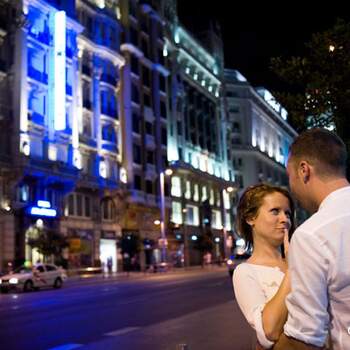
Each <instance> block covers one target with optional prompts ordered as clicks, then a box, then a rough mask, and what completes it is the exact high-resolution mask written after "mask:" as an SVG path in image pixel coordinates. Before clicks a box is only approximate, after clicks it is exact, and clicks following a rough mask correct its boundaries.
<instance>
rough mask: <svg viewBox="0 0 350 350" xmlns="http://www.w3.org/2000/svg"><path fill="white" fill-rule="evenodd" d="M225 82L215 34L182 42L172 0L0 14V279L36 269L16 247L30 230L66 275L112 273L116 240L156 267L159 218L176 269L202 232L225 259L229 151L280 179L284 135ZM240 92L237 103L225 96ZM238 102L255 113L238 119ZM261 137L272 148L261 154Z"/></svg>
mask: <svg viewBox="0 0 350 350" xmlns="http://www.w3.org/2000/svg"><path fill="white" fill-rule="evenodd" d="M234 72H235V71H234ZM237 76H238V75H237V74H236V73H232V72H231V73H230V71H226V72H225V70H224V66H223V44H222V41H221V39H220V30H219V28H217V27H216V26H211V29H210V30H208V32H207V33H206V34H205V35H204V36H202V37H200V38H198V37H197V36H195V35H194V34H193V33H190V32H189V31H188V30H187V29H186V28H185V27H184V26H182V25H181V23H180V21H179V19H178V17H177V9H176V0H149V1H139V0H75V1H74V0H51V1H50V0H46V1H44V0H17V1H8V2H5V4H4V6H2V7H1V9H0V271H1V270H2V269H5V268H6V266H7V263H8V262H15V263H16V264H18V263H21V262H23V261H24V260H29V261H32V262H35V261H36V260H37V259H42V256H40V254H39V253H38V252H37V251H36V250H35V249H32V248H31V247H30V246H29V245H28V244H27V241H28V239H29V238H34V237H35V236H37V235H38V233H40V230H42V229H47V230H49V231H56V232H59V233H61V234H62V235H64V236H65V237H67V239H68V243H69V247H68V248H67V249H66V250H65V251H64V254H63V255H64V259H66V262H67V263H68V267H69V268H85V267H88V266H100V265H102V266H107V261H110V258H112V261H113V267H112V269H113V270H114V271H118V270H120V269H121V266H122V264H121V262H122V261H121V260H122V254H121V250H120V249H119V248H118V245H117V243H118V242H121V241H122V238H123V237H127V238H128V239H130V240H131V238H133V239H134V240H136V241H137V240H138V241H139V242H140V243H141V246H142V249H141V252H140V253H139V254H138V256H136V257H135V259H134V260H135V261H138V264H136V265H135V268H137V269H139V268H141V269H144V268H145V267H147V265H148V264H149V263H150V261H154V262H159V259H160V248H161V243H162V242H163V243H164V241H160V240H159V238H160V237H161V229H160V226H159V225H157V223H159V222H160V220H161V219H162V217H163V218H164V220H163V222H162V223H164V227H165V233H166V236H167V237H166V238H167V243H168V246H167V251H168V257H169V258H170V257H171V256H172V257H177V259H178V260H177V261H174V262H175V263H178V264H179V265H181V264H183V263H184V261H185V264H198V263H200V262H201V256H200V255H199V253H198V250H195V249H194V248H195V244H196V243H195V239H197V238H198V237H200V235H203V234H206V233H208V232H210V233H212V235H213V242H214V251H213V254H214V258H217V259H219V258H221V257H224V256H225V255H227V253H228V249H229V245H227V244H226V245H225V243H228V242H230V240H229V239H230V238H232V237H234V229H233V219H234V209H235V208H234V201H235V199H236V194H237V192H238V191H239V187H240V185H241V182H242V181H243V180H242V178H244V179H245V178H246V176H248V175H247V174H248V173H247V174H246V173H244V169H243V168H242V167H241V165H240V163H239V159H240V158H241V159H243V153H242V152H243V151H242V150H243V149H244V152H251V153H250V154H251V159H257V160H258V159H260V158H262V157H263V158H264V160H266V162H265V163H266V164H270V165H271V164H273V166H271V169H272V170H273V171H275V172H276V173H277V172H278V174H279V175H278V176H280V177H279V178H280V179H282V178H283V176H285V175H283V171H284V168H283V164H282V163H283V162H282V153H283V156H284V157H285V152H286V149H287V147H288V145H289V143H290V141H291V139H292V138H293V137H294V136H295V132H294V130H292V129H291V128H290V127H289V125H288V124H287V122H286V120H285V119H284V117H283V116H285V113H284V111H283V109H282V107H281V106H278V105H277V104H276V103H275V104H271V103H270V104H269V103H268V101H267V100H266V99H268V98H269V96H268V92H266V91H263V90H259V91H257V90H255V89H253V88H252V87H251V86H250V85H249V83H247V82H242V81H239V79H238V78H237ZM236 78H237V79H238V80H237V79H236ZM241 91H242V93H243V91H244V93H245V94H248V95H249V97H247V98H246V99H241V98H240V97H239V96H238V97H237V96H236V95H235V94H236V93H237V94H240V93H241ZM230 94H231V95H230ZM248 95H247V96H248ZM238 103H239V104H241V106H244V105H245V104H251V105H252V106H254V108H252V109H251V110H248V109H245V110H246V111H248V112H247V113H248V114H247V115H244V114H242V113H237V112H235V110H234V108H236V104H238ZM278 108H279V112H280V114H279V113H278V111H277V109H278ZM242 109H243V107H242ZM256 111H259V112H258V114H259V116H258V117H257V118H256V117H254V116H253V114H254V113H255V112H256ZM248 120H253V121H254V120H256V122H253V121H252V122H249V123H248V124H245V123H246V121H248ZM258 120H268V122H266V123H265V122H264V123H263V122H258ZM254 123H255V124H254ZM259 123H260V124H259ZM253 124H254V125H253ZM259 125H260V126H261V127H259ZM266 125H273V127H274V128H276V130H277V131H276V132H275V131H273V132H272V131H271V133H268V132H267V131H266V130H270V129H268V127H267V126H266ZM250 129H251V131H250ZM264 130H265V131H266V132H265V131H264ZM271 130H272V129H271ZM259 132H260V134H259ZM272 134H273V135H274V136H273V137H274V138H275V136H276V140H280V142H279V141H278V142H279V143H278V142H277V141H276V142H275V143H274V144H273V145H272V146H271V145H269V146H266V145H267V144H266V142H265V139H266V137H267V138H268V139H269V140H270V139H271V137H270V136H271V135H272ZM259 135H260V136H259ZM278 135H280V138H279V136H278ZM239 137H240V140H241V142H242V144H240V145H237V144H236V143H235V142H236V141H234V140H238V138H239ZM258 140H260V141H259V142H258ZM264 142H265V144H264ZM264 145H265V146H264ZM271 150H272V151H271ZM240 152H241V153H242V157H241V153H240ZM271 152H272V153H271ZM276 152H277V153H276ZM276 157H277V158H276ZM243 162H244V164H248V160H244V161H243ZM265 163H264V164H265ZM254 164H255V163H254ZM257 164H258V163H257ZM169 168H170V169H172V171H173V174H172V175H171V176H165V181H164V187H163V185H162V184H163V181H160V179H162V178H163V176H161V174H163V173H164V172H165V170H166V169H169ZM247 169H253V168H251V167H247V168H246V170H247ZM264 169H266V174H265V173H264V176H265V177H266V178H267V179H268V177H269V172H268V170H267V169H268V167H267V165H266V166H265V165H264ZM257 171H259V169H258V170H257V169H255V168H254V169H253V170H252V172H255V173H256V172H257ZM258 174H259V173H258ZM249 176H250V175H249ZM264 179H265V178H264ZM244 181H245V180H244ZM280 184H283V181H282V182H280ZM245 185H246V183H245V182H244V183H243V185H242V186H243V187H244V186H245ZM242 186H241V187H242ZM163 194H164V195H163ZM163 204H164V205H163ZM161 209H164V215H163V214H162V213H163V210H161ZM194 237H195V238H194ZM231 242H232V241H231ZM142 243H143V245H142ZM225 248H226V249H225Z"/></svg>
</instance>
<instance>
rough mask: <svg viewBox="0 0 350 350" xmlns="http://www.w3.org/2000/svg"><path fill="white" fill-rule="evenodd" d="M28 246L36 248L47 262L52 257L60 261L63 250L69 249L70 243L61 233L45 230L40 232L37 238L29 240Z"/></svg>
mask: <svg viewBox="0 0 350 350" xmlns="http://www.w3.org/2000/svg"><path fill="white" fill-rule="evenodd" d="M28 245H30V246H31V247H32V248H36V249H37V250H38V252H39V253H40V254H42V255H44V259H45V260H47V258H49V257H50V256H52V255H53V256H54V257H55V259H60V258H61V257H62V250H63V249H64V248H66V247H68V241H67V239H66V237H65V236H63V235H62V234H60V233H59V232H57V231H55V230H51V229H46V228H43V229H40V230H38V231H37V234H36V235H35V236H33V237H30V238H29V239H28Z"/></svg>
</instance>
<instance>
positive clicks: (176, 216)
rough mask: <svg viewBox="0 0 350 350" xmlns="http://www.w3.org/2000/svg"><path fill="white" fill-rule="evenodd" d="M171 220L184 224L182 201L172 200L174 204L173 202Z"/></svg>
mask: <svg viewBox="0 0 350 350" xmlns="http://www.w3.org/2000/svg"><path fill="white" fill-rule="evenodd" d="M171 221H172V222H173V223H175V224H182V207H181V203H178V202H172V204H171Z"/></svg>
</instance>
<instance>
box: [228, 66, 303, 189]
mask: <svg viewBox="0 0 350 350" xmlns="http://www.w3.org/2000/svg"><path fill="white" fill-rule="evenodd" d="M225 97H226V106H227V119H228V130H229V133H228V135H227V136H228V138H227V144H228V148H227V149H228V151H227V156H228V160H229V162H230V163H231V164H232V166H233V167H234V169H235V180H236V183H237V184H238V185H239V187H240V188H241V189H243V188H246V187H247V186H250V185H253V184H256V183H258V182H267V183H270V184H273V185H281V186H287V185H288V179H287V175H286V170H285V163H286V160H287V156H288V149H289V145H290V144H291V142H292V141H293V139H294V138H295V136H296V135H297V133H296V131H295V130H294V129H293V128H292V127H291V126H290V125H289V124H288V122H287V115H288V114H287V111H286V110H285V109H284V108H283V107H282V106H281V105H280V104H279V103H278V101H276V100H275V98H274V97H273V95H272V94H271V93H270V92H269V91H268V90H266V89H264V88H257V89H255V88H253V87H252V86H251V85H250V84H249V82H248V81H247V80H246V79H245V78H244V77H243V76H242V74H241V73H239V72H238V71H236V70H231V69H225Z"/></svg>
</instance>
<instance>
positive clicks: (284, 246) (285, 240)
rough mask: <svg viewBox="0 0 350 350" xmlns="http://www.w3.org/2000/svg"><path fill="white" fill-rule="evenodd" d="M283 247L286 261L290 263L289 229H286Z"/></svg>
mask: <svg viewBox="0 0 350 350" xmlns="http://www.w3.org/2000/svg"><path fill="white" fill-rule="evenodd" d="M283 248H284V256H285V259H286V263H287V264H288V249H289V235H288V229H285V230H284V237H283Z"/></svg>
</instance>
